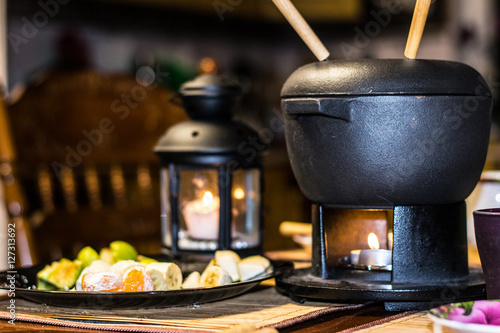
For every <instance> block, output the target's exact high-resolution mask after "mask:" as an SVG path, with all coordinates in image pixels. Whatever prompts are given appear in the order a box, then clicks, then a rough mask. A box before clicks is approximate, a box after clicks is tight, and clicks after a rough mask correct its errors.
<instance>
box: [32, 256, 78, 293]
mask: <svg viewBox="0 0 500 333" xmlns="http://www.w3.org/2000/svg"><path fill="white" fill-rule="evenodd" d="M82 269H83V264H82V262H81V261H78V260H75V261H71V260H69V259H65V258H63V259H61V260H59V261H54V262H53V263H52V264H50V265H47V266H45V267H44V268H43V269H42V270H41V271H39V272H38V273H37V281H38V283H37V285H38V289H40V290H69V289H71V288H73V286H74V285H75V283H76V281H77V279H78V277H79V276H80V272H81V271H82Z"/></svg>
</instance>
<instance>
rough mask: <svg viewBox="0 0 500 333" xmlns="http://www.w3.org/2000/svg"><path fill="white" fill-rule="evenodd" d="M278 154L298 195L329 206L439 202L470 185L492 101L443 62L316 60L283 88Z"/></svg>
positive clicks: (467, 73) (460, 69) (474, 76)
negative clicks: (282, 152) (283, 154)
mask: <svg viewBox="0 0 500 333" xmlns="http://www.w3.org/2000/svg"><path fill="white" fill-rule="evenodd" d="M281 96H282V109H283V112H284V114H285V131H286V141H287V149H288V152H289V157H290V161H291V164H292V168H293V171H294V174H295V176H296V178H297V181H298V183H299V186H300V188H301V190H302V192H303V193H304V194H305V195H306V197H307V198H308V199H310V200H311V201H312V202H314V203H321V204H322V205H327V206H329V207H346V208H362V207H371V208H373V207H381V208H383V207H393V206H405V205H439V204H447V203H454V202H460V201H463V200H464V199H465V198H466V197H467V196H468V195H469V194H470V193H471V192H472V190H473V189H474V186H475V185H476V183H477V182H478V180H479V177H480V174H481V171H482V169H483V166H484V162H485V158H486V152H487V148H488V141H489V133H490V125H491V121H490V119H491V109H492V97H491V92H490V90H489V88H488V86H487V84H486V82H485V81H484V79H483V78H482V77H481V75H480V74H479V73H478V72H477V71H475V70H474V69H473V68H471V67H469V66H467V65H464V64H460V63H456V62H449V61H437V60H406V59H378V60H372V59H370V60H368V59H366V60H357V61H324V62H317V63H312V64H309V65H306V66H303V67H301V68H299V69H298V70H296V71H295V72H294V73H293V74H292V75H291V76H290V77H289V78H288V80H287V81H286V82H285V84H284V86H283V89H282V92H281Z"/></svg>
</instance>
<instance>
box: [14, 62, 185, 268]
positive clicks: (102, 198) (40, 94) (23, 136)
mask: <svg viewBox="0 0 500 333" xmlns="http://www.w3.org/2000/svg"><path fill="white" fill-rule="evenodd" d="M148 83H151V82H148ZM171 95H172V93H171V92H170V91H169V90H168V89H166V88H164V87H162V86H161V85H160V84H158V83H157V82H152V83H151V84H150V85H149V86H143V85H141V84H139V83H138V82H137V81H136V80H135V79H134V78H133V77H130V76H128V75H102V74H98V73H96V72H93V71H90V70H81V71H76V72H55V73H52V74H50V75H49V76H48V77H44V78H42V79H41V80H39V82H35V83H34V84H32V85H30V86H29V87H28V88H27V89H26V91H25V92H24V93H23V94H22V96H21V97H20V98H18V99H17V100H16V101H14V102H12V103H9V105H7V112H8V117H9V118H10V125H11V128H12V138H13V142H14V145H13V146H14V149H13V150H12V153H14V152H15V153H16V156H17V160H16V161H15V162H16V163H15V164H14V167H13V169H14V170H15V171H16V172H17V175H18V179H19V183H18V184H20V188H22V189H23V190H24V193H25V198H26V199H25V200H24V203H25V204H24V206H25V208H24V210H23V212H24V216H25V217H27V220H28V221H29V227H30V228H29V229H31V231H32V233H33V242H32V243H33V244H34V245H31V242H30V248H34V249H35V252H36V254H37V255H38V258H39V259H40V260H42V261H48V260H53V259H58V258H60V257H63V256H64V257H69V258H74V256H75V255H76V253H77V251H78V250H79V249H80V248H81V247H83V246H85V245H91V246H93V247H94V248H96V249H100V248H102V247H104V246H107V245H108V244H109V242H111V241H113V240H116V239H121V240H125V241H129V242H130V243H132V244H133V245H134V246H136V247H137V249H138V250H139V251H140V252H142V253H157V252H158V251H159V250H160V248H161V234H160V233H161V225H160V202H159V195H160V190H159V179H158V178H159V163H158V161H157V158H156V156H155V155H154V153H153V147H154V145H155V143H156V142H157V140H158V139H159V138H160V136H161V135H162V134H163V133H164V132H165V131H166V129H167V128H168V127H169V126H171V125H173V124H174V123H177V122H179V121H183V120H186V119H187V116H186V115H185V113H184V111H183V110H182V109H180V108H179V107H176V106H174V105H172V104H171V103H169V98H170V97H171ZM28 238H29V237H28Z"/></svg>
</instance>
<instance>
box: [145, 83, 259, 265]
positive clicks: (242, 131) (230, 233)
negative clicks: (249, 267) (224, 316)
mask: <svg viewBox="0 0 500 333" xmlns="http://www.w3.org/2000/svg"><path fill="white" fill-rule="evenodd" d="M179 95H180V98H181V100H182V103H183V105H184V107H185V110H186V112H187V114H188V115H189V116H190V117H191V120H189V121H185V122H182V123H179V124H177V125H174V126H172V127H171V128H169V129H168V130H167V132H166V133H165V135H164V136H163V137H162V138H161V139H160V141H159V142H158V144H157V146H156V147H155V153H156V154H157V155H158V157H159V158H160V162H161V201H162V212H161V218H162V234H163V235H162V237H163V246H164V249H165V251H166V252H167V253H168V254H172V255H180V254H184V253H186V254H203V253H213V252H214V251H216V250H228V249H230V250H234V251H236V252H238V253H240V254H243V255H247V254H253V253H260V252H261V251H262V240H263V223H262V213H261V211H262V209H261V206H262V190H263V189H262V183H263V181H262V162H261V158H260V155H259V151H258V150H257V149H256V148H255V147H259V148H261V147H262V145H260V144H259V145H258V146H256V145H255V142H256V140H258V135H257V133H256V132H255V131H254V130H252V129H251V128H250V127H248V126H247V125H245V124H242V123H240V122H237V121H234V120H232V110H233V108H234V107H235V105H236V104H237V101H238V98H239V96H240V95H241V87H240V86H239V85H237V84H235V83H234V82H233V81H231V80H229V79H227V78H225V77H222V76H217V75H210V74H204V75H201V76H199V77H197V78H196V79H194V80H193V81H190V82H187V83H185V84H184V85H182V86H181V88H180V91H179ZM252 143H254V146H251V144H252ZM251 147H253V148H252V149H250V148H251Z"/></svg>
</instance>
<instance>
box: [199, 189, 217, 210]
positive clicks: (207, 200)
mask: <svg viewBox="0 0 500 333" xmlns="http://www.w3.org/2000/svg"><path fill="white" fill-rule="evenodd" d="M202 201H203V205H204V206H207V207H210V206H211V205H212V203H213V202H214V196H213V195H212V192H210V191H206V192H205V194H203V199H202Z"/></svg>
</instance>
